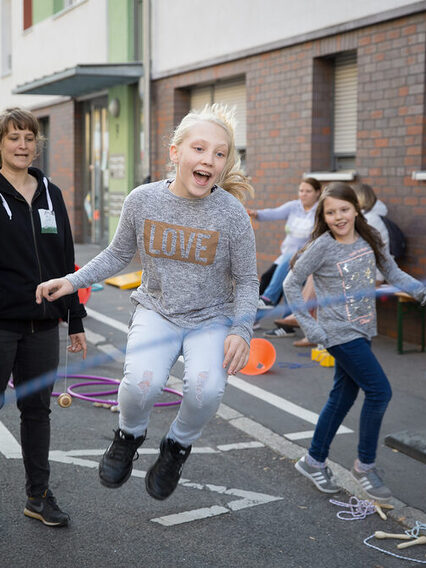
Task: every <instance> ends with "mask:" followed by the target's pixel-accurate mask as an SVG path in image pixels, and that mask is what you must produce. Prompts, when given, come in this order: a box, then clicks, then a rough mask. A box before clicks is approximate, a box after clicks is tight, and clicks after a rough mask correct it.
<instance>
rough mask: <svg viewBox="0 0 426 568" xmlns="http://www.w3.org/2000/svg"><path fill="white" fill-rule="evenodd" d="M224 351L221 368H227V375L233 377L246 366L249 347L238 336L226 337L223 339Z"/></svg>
mask: <svg viewBox="0 0 426 568" xmlns="http://www.w3.org/2000/svg"><path fill="white" fill-rule="evenodd" d="M224 350H225V358H224V360H223V368H224V369H225V368H226V367H228V374H229V375H235V373H238V371H239V370H240V369H242V368H243V367H245V366H246V365H247V361H248V358H249V353H250V347H249V345H248V343H247V342H246V341H244V339H243V338H242V337H240V336H239V335H228V337H227V338H226V339H225V345H224Z"/></svg>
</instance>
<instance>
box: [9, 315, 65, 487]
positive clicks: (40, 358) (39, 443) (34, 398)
mask: <svg viewBox="0 0 426 568" xmlns="http://www.w3.org/2000/svg"><path fill="white" fill-rule="evenodd" d="M0 362H1V364H0V398H2V395H3V393H4V391H5V390H6V387H7V383H8V381H9V378H10V375H11V374H13V383H14V385H15V387H19V386H22V385H24V384H26V383H28V382H29V381H31V380H32V379H34V378H35V377H38V376H40V375H44V374H45V373H51V374H52V377H49V376H46V377H45V378H46V382H48V383H49V385H48V386H46V387H45V388H42V389H38V390H36V392H31V394H29V395H28V396H25V397H23V398H19V399H18V401H17V405H18V408H19V410H20V412H21V446H22V457H23V461H24V467H25V478H26V492H27V495H28V496H29V497H32V496H37V495H40V494H41V493H42V492H43V491H44V490H45V489H47V488H48V486H49V474H50V468H49V461H48V458H49V444H50V416H49V415H50V395H51V392H52V390H53V383H54V379H55V377H56V369H57V366H58V363H59V331H58V327H57V326H56V327H54V328H52V329H48V330H44V331H36V332H35V333H18V332H15V331H6V330H3V329H0ZM0 404H1V401H0Z"/></svg>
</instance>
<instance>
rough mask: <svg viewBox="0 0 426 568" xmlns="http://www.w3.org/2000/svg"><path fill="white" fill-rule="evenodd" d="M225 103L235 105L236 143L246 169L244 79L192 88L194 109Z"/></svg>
mask: <svg viewBox="0 0 426 568" xmlns="http://www.w3.org/2000/svg"><path fill="white" fill-rule="evenodd" d="M212 103H223V104H226V105H229V106H230V107H235V118H236V122H237V126H236V130H235V145H236V146H237V148H238V150H239V153H240V157H241V165H242V167H243V169H244V166H245V154H246V145H247V125H246V112H247V104H246V85H245V83H244V81H232V82H223V83H221V82H219V83H216V84H214V85H208V86H203V87H194V88H193V89H192V90H191V99H190V106H191V108H192V109H199V108H202V107H203V106H204V105H206V104H212Z"/></svg>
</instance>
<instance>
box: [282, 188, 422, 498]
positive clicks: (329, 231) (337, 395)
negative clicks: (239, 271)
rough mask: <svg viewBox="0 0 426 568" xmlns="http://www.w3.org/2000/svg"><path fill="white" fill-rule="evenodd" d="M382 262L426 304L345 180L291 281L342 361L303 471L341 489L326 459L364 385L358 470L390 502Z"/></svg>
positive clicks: (310, 333) (366, 486) (316, 330)
mask: <svg viewBox="0 0 426 568" xmlns="http://www.w3.org/2000/svg"><path fill="white" fill-rule="evenodd" d="M376 266H378V267H379V268H380V270H381V272H382V273H383V275H384V277H385V278H386V280H387V282H389V283H390V284H393V285H394V286H397V287H398V288H401V289H402V290H404V291H406V292H408V293H409V294H411V295H412V296H413V297H414V298H415V299H416V300H418V301H420V302H421V303H422V304H424V303H425V302H426V291H425V286H424V285H423V284H422V283H421V282H419V281H417V280H415V279H414V278H412V277H411V276H409V275H408V274H406V273H405V272H403V271H402V270H400V269H399V268H398V266H397V265H396V263H395V261H394V260H393V258H392V257H391V255H390V253H389V251H388V249H387V248H386V247H385V246H384V245H383V243H382V241H381V239H380V235H379V233H378V232H377V231H376V230H375V229H374V228H372V227H371V226H369V225H368V224H367V221H366V220H365V218H364V216H363V215H362V212H361V209H360V206H359V203H358V200H357V197H356V195H355V192H354V191H353V189H352V188H351V187H350V186H349V185H347V184H344V183H333V184H330V185H329V186H328V187H327V188H326V189H325V190H324V192H323V193H322V195H321V198H320V201H319V204H318V208H317V213H316V222H315V226H314V230H313V232H312V236H311V240H310V242H309V243H308V245H307V246H306V247H305V248H304V249H302V251H301V254H300V255H299V257H298V258H297V260H296V261H295V263H294V264H293V268H292V270H291V272H290V273H289V274H288V276H287V278H286V280H285V282H284V289H285V293H286V295H287V298H288V301H289V303H290V305H291V306H293V311H294V313H295V315H296V317H297V319H298V321H299V322H300V325H301V327H302V328H303V330H304V332H305V334H306V335H307V337H308V338H309V340H310V341H312V342H315V343H319V344H322V345H324V347H326V348H327V350H328V351H329V353H331V355H332V356H333V357H334V358H335V374H334V386H333V389H332V390H331V392H330V396H329V399H328V401H327V403H326V405H325V406H324V408H323V410H322V412H321V414H320V417H319V420H318V423H317V426H316V428H315V433H314V437H313V439H312V443H311V447H310V449H309V453H308V455H307V456H304V457H303V458H301V460H299V461H298V462H297V463H296V469H297V470H298V471H299V472H300V473H302V474H303V475H304V476H305V477H307V478H309V479H310V480H311V481H312V482H313V483H314V484H315V485H316V487H317V488H318V489H319V490H320V491H323V492H325V493H334V492H337V491H338V490H339V487H338V486H337V484H336V482H335V480H334V477H333V474H332V472H331V471H330V469H329V468H328V467H326V459H327V456H328V452H329V448H330V444H331V442H332V441H333V438H334V436H335V434H336V432H337V430H338V428H339V426H340V425H341V424H342V422H343V419H344V417H345V416H346V414H347V412H348V411H349V409H350V408H351V406H352V405H353V403H354V402H355V399H356V397H357V395H358V392H359V390H360V389H362V390H363V391H364V394H365V399H364V403H363V407H362V411H361V417H360V429H359V444H358V458H357V459H356V460H355V463H354V466H353V468H352V470H351V473H352V476H353V477H354V479H355V480H356V481H357V482H358V483H359V484H360V485H361V487H362V489H363V490H364V491H365V492H366V493H367V494H368V495H369V496H370V497H373V498H374V499H387V498H389V497H390V496H391V492H390V490H389V489H388V488H387V487H386V486H385V485H384V483H383V481H382V479H381V477H380V476H379V474H378V473H377V470H376V467H375V458H376V450H377V442H378V437H379V431H380V426H381V423H382V419H383V415H384V413H385V410H386V408H387V405H388V403H389V401H390V399H391V394H392V393H391V387H390V384H389V381H388V379H387V377H386V375H385V373H384V371H383V369H382V367H381V366H380V364H379V362H378V361H377V359H376V357H375V356H374V354H373V352H372V350H371V338H372V337H373V336H374V335H376V334H377V325H376V306H375V281H376ZM310 274H313V278H314V283H315V289H316V294H317V298H318V305H319V307H318V312H317V320H315V319H314V318H312V316H311V315H310V314H309V312H308V311H307V309H306V308H305V307H304V306H303V300H302V295H301V290H302V286H303V283H304V282H305V280H306V278H307V277H308V276H309V275H310Z"/></svg>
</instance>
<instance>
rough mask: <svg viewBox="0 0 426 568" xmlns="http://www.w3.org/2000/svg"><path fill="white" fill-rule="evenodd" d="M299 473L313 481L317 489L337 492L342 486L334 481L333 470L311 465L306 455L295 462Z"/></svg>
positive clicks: (324, 491)
mask: <svg viewBox="0 0 426 568" xmlns="http://www.w3.org/2000/svg"><path fill="white" fill-rule="evenodd" d="M294 467H295V468H296V469H297V471H298V472H299V473H301V474H302V475H304V476H305V477H307V478H308V479H310V480H311V481H312V483H313V484H314V485H315V486H316V488H317V489H319V490H320V491H322V492H323V493H337V492H338V491H340V487H339V486H338V485H337V484H336V482H335V481H334V475H333V472H332V471H331V469H330V468H329V467H313V466H311V465H309V464H308V463H307V462H306V460H305V456H303V458H300V460H299V461H298V462H296V463H295V464H294Z"/></svg>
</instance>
